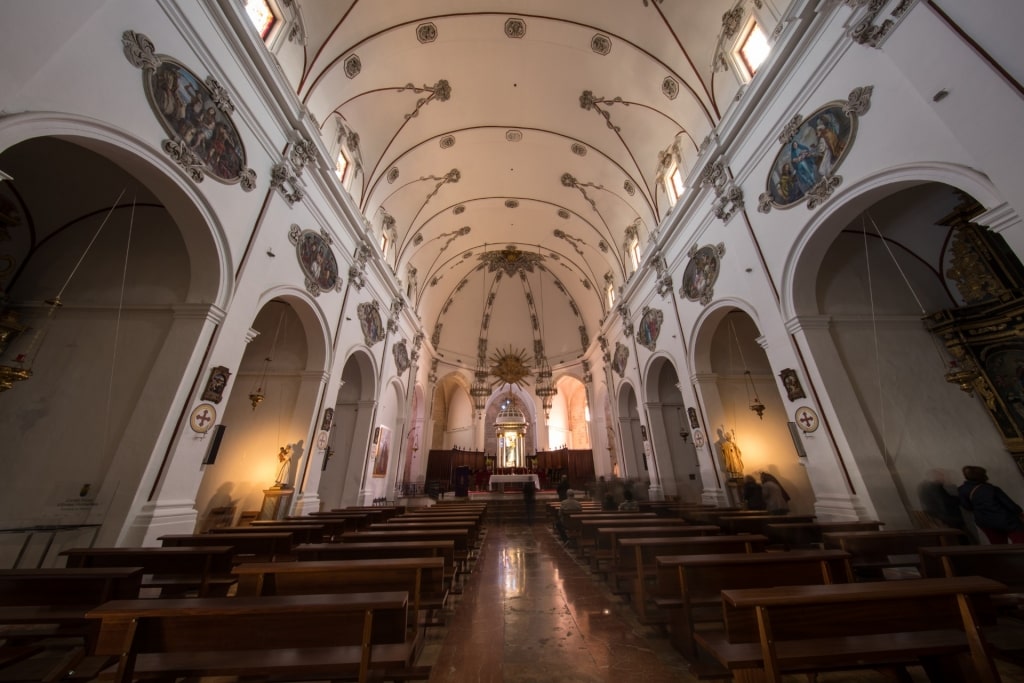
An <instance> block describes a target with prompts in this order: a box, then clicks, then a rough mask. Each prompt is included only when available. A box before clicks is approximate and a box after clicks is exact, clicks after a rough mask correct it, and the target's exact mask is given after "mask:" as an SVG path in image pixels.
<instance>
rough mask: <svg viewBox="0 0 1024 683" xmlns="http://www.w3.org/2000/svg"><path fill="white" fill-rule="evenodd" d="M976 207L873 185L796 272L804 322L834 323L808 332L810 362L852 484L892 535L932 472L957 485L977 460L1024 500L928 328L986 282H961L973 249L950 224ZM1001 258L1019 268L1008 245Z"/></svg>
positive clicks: (936, 190) (953, 193)
mask: <svg viewBox="0 0 1024 683" xmlns="http://www.w3.org/2000/svg"><path fill="white" fill-rule="evenodd" d="M973 204H974V202H973V200H972V199H971V198H969V197H967V196H966V195H964V194H963V193H961V192H959V191H957V190H955V189H954V188H952V187H950V186H948V185H944V184H940V183H926V184H919V185H916V186H913V187H907V186H906V185H905V184H904V185H891V186H888V187H881V188H876V189H875V190H874V191H873V192H871V193H867V194H864V195H861V196H858V197H856V198H855V199H853V200H851V202H850V206H849V207H848V208H847V207H844V208H846V210H845V211H843V210H839V211H837V216H836V218H834V219H833V220H831V221H828V222H826V223H825V224H823V225H822V226H820V227H819V228H818V229H817V230H816V231H815V234H814V236H813V239H812V240H810V241H809V243H808V245H807V247H806V248H805V250H804V252H803V253H802V254H801V256H800V262H799V265H798V266H797V268H796V273H797V274H798V277H796V278H795V281H796V282H798V283H801V284H807V285H810V291H809V292H807V291H803V290H800V295H799V296H794V309H795V311H796V312H797V315H798V318H800V319H812V318H813V319H820V317H821V316H827V319H828V320H829V334H828V336H827V337H825V336H823V335H817V334H808V335H807V343H808V348H809V349H810V351H811V358H810V359H809V362H812V363H814V364H815V367H816V368H817V371H818V372H819V373H820V375H821V378H822V382H821V390H823V391H825V392H826V393H827V394H828V396H829V399H830V400H831V401H832V404H833V405H834V407H835V417H834V420H835V427H834V431H835V432H836V433H837V444H838V449H839V452H840V453H841V455H842V463H843V465H844V467H845V472H844V474H845V475H846V479H847V481H848V485H849V488H850V489H851V490H852V491H854V492H855V495H856V496H857V498H858V499H859V500H860V501H862V502H863V504H864V506H865V507H866V508H867V510H868V512H869V514H871V515H872V516H874V517H877V518H878V519H881V520H883V521H885V522H886V523H887V524H888V525H890V526H893V527H901V526H908V525H911V524H914V523H915V520H916V519H917V518H918V513H917V510H918V508H920V502H919V500H918V498H917V492H916V489H917V487H918V485H919V484H920V483H921V482H922V481H923V479H924V478H925V477H926V474H927V473H928V472H929V471H930V470H936V469H937V470H942V471H944V472H945V473H946V475H947V477H948V479H949V481H950V482H951V483H957V482H959V481H961V475H960V468H961V467H962V466H963V465H965V464H979V465H982V466H984V467H986V468H988V469H989V472H990V476H991V477H992V478H993V479H998V480H999V481H1000V484H1001V485H1004V487H1009V488H1008V491H1010V492H1011V496H1012V497H1018V498H1019V497H1020V495H1021V494H1022V493H1024V480H1022V479H1021V477H1020V471H1019V470H1018V469H1017V468H1016V467H1015V466H1014V463H1013V461H1012V459H1011V458H1009V457H1007V456H1006V445H1005V444H1004V443H1003V442H1002V441H1001V439H1000V437H999V433H998V431H997V430H995V429H994V428H993V422H992V420H991V418H990V416H989V415H988V414H987V410H986V407H985V404H984V403H983V402H982V401H981V400H980V399H979V398H977V397H971V396H968V395H967V394H966V393H964V392H961V391H959V390H958V389H957V388H956V386H955V385H952V384H950V383H948V382H946V381H945V379H944V375H945V373H946V372H948V371H949V366H948V360H949V356H948V355H947V353H946V351H945V350H944V349H943V348H942V345H941V343H938V342H937V340H936V338H935V337H934V336H933V335H932V334H931V333H930V332H929V331H928V328H927V326H926V325H925V324H924V323H923V320H922V319H923V318H925V317H926V315H927V314H930V313H933V312H936V311H955V310H958V309H964V308H966V306H967V302H966V300H965V296H964V294H965V292H964V291H961V287H964V286H970V285H969V284H968V283H969V282H970V281H974V282H979V280H978V277H980V276H981V274H980V273H979V275H975V276H972V275H968V276H966V279H963V278H964V277H965V274H964V272H963V261H962V260H960V259H961V255H963V254H964V253H965V252H969V251H970V248H969V245H968V244H965V243H963V242H962V241H961V239H960V237H959V236H958V233H957V230H956V229H954V228H953V227H952V225H951V223H950V221H949V218H950V217H951V216H952V215H954V214H956V213H957V212H959V211H962V210H963V207H965V206H967V205H973ZM958 207H959V208H958ZM851 209H852V211H851ZM977 212H980V207H977V209H976V210H975V213H977ZM850 213H855V217H854V218H852V219H851V218H850V217H849V215H850ZM981 237H982V238H983V239H986V240H991V241H992V244H997V243H1000V241H1001V240H1000V238H998V236H995V235H992V234H991V233H990V234H988V235H982V236H981ZM1002 258H1009V259H1013V260H1014V261H1015V262H1016V266H1015V267H1016V268H1019V267H1020V264H1019V260H1018V259H1017V258H1016V257H1015V256H1014V255H1013V254H1012V253H1010V252H1009V250H1008V249H1006V250H1005V251H1003V255H1002ZM958 263H959V265H958ZM968 270H971V269H968ZM958 273H959V275H958ZM822 478H823V479H825V480H826V481H827V473H826V474H825V475H822ZM833 478H834V477H833Z"/></svg>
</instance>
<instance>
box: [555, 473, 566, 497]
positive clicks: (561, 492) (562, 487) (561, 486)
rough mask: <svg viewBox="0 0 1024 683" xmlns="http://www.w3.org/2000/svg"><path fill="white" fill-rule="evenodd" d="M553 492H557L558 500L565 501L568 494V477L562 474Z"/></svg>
mask: <svg viewBox="0 0 1024 683" xmlns="http://www.w3.org/2000/svg"><path fill="white" fill-rule="evenodd" d="M555 490H556V491H557V492H558V500H565V499H566V497H567V496H568V494H569V477H568V476H566V475H564V474H563V475H562V479H561V481H559V482H558V487H557V488H556V489H555Z"/></svg>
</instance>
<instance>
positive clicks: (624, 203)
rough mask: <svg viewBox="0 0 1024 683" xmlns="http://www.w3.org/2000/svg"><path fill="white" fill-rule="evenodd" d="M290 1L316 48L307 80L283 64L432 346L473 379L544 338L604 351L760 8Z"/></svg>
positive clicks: (714, 3) (564, 1)
mask: <svg viewBox="0 0 1024 683" xmlns="http://www.w3.org/2000/svg"><path fill="white" fill-rule="evenodd" d="M286 4H288V5H290V6H293V7H295V8H297V9H298V12H299V16H300V19H301V26H302V31H303V33H304V44H302V46H301V48H298V49H301V58H300V60H301V65H300V64H299V61H300V60H299V59H295V58H294V55H293V56H292V58H290V59H286V55H285V53H283V52H282V54H281V55H280V58H281V60H282V68H283V69H284V71H285V73H286V74H287V77H288V78H289V79H290V80H292V81H293V85H294V86H295V88H296V90H297V92H298V94H299V97H300V99H301V101H302V102H303V103H304V104H305V106H306V107H307V108H308V109H309V111H310V113H311V114H312V116H313V117H314V119H315V120H316V121H317V122H318V123H319V124H320V126H321V130H322V131H323V134H324V140H325V141H326V142H328V143H329V144H328V147H329V148H332V147H331V145H332V144H334V145H336V144H337V142H338V141H339V140H342V141H343V142H344V144H347V145H348V149H349V150H350V154H351V156H352V159H353V163H354V164H355V166H356V167H357V168H356V171H355V175H354V177H353V184H352V186H351V189H350V191H351V194H352V196H353V198H354V200H355V201H356V203H357V204H358V205H359V207H360V209H361V210H362V212H363V215H364V216H365V217H366V219H367V220H368V221H369V223H370V225H371V226H372V228H373V229H374V231H375V232H376V233H377V234H379V233H380V230H381V228H382V226H383V227H385V228H388V229H389V230H390V231H391V233H392V238H393V240H394V243H393V247H392V248H391V249H390V250H389V252H388V261H389V265H390V266H391V267H392V268H393V269H394V271H395V273H396V274H397V276H398V278H399V279H400V280H402V281H403V283H405V284H406V285H407V286H408V285H409V284H410V283H411V284H412V291H411V296H410V301H411V303H412V305H413V306H414V308H415V310H416V312H417V314H418V315H419V316H420V319H421V320H422V324H423V326H424V329H425V331H426V333H427V336H428V338H430V339H431V340H432V342H433V346H434V347H435V349H436V350H437V352H438V354H439V355H441V356H442V358H443V359H444V360H445V361H446V362H449V363H453V364H456V365H458V364H463V365H464V366H466V367H472V366H473V365H475V363H476V359H477V358H478V357H479V356H480V355H481V354H482V355H483V356H484V357H486V356H488V355H490V354H491V353H492V352H493V351H494V350H495V349H497V348H504V347H512V348H523V349H527V350H528V351H530V352H533V351H534V350H535V349H536V348H537V346H536V343H537V341H538V340H540V341H541V342H542V345H543V348H544V351H545V353H546V355H547V358H548V360H549V361H550V363H551V364H552V365H553V366H556V367H557V366H558V365H562V364H565V363H571V362H573V361H575V360H576V359H578V358H579V357H580V356H581V355H582V354H583V353H584V351H585V350H586V348H587V347H588V345H589V344H592V343H594V342H595V340H596V339H597V336H598V334H600V329H601V322H602V320H603V319H604V318H605V317H606V316H607V314H608V312H609V311H608V304H607V299H606V296H605V292H606V288H607V287H608V284H609V283H610V284H611V286H612V287H614V288H618V287H619V286H621V285H622V284H623V282H624V281H625V280H626V278H627V275H628V273H629V271H630V268H629V267H628V265H627V262H628V257H627V254H626V251H625V245H626V243H627V239H628V238H627V235H628V234H629V235H632V234H635V235H636V236H637V237H638V238H639V242H640V245H641V247H645V246H646V245H647V243H648V242H649V240H650V236H651V234H652V232H654V231H655V230H656V229H657V226H658V223H659V222H660V220H661V219H663V218H664V217H665V216H666V215H667V213H668V211H669V205H668V203H667V200H666V196H665V193H664V191H663V190H662V189H660V181H661V179H660V176H659V173H663V172H664V169H663V166H662V159H663V157H664V153H665V152H666V151H667V150H670V149H672V148H673V146H675V147H676V149H677V150H678V151H679V153H680V155H681V157H682V158H683V160H684V165H686V164H690V166H689V167H687V168H686V169H685V170H686V171H687V172H689V171H692V165H693V164H694V163H695V160H696V157H697V151H698V148H699V146H700V144H701V141H702V140H704V139H705V138H706V137H707V136H708V135H709V133H710V132H711V130H712V128H713V127H714V126H715V125H716V124H717V122H718V121H719V120H720V118H721V116H722V111H724V109H725V107H726V106H727V105H728V103H729V102H730V101H731V100H732V98H733V97H734V95H735V94H736V92H737V91H738V87H739V86H738V82H737V79H736V77H735V76H734V75H732V74H730V73H729V69H728V68H727V67H726V68H724V69H723V65H724V64H725V62H724V60H722V59H721V58H720V57H721V53H722V45H723V37H726V38H727V37H729V36H730V35H731V33H733V32H735V30H736V26H737V25H738V23H737V22H739V21H740V20H741V19H742V17H743V16H745V14H744V13H745V12H748V11H749V8H746V9H745V6H744V4H743V3H739V4H738V3H737V2H736V0H670V1H669V2H662V1H661V0H559V1H558V2H551V1H550V0H533V1H518V2H495V1H491V2H480V1H479V0H461V1H460V0H443V1H432V2H425V1H424V0H388V2H369V1H368V0H350V1H341V0H330V1H327V0H294V2H293V3H286ZM753 4H756V5H758V6H759V7H762V9H761V10H759V11H768V10H765V9H764V8H763V6H762V3H761V2H756V3H753ZM764 4H765V6H768V5H770V3H764ZM769 9H770V7H769ZM291 49H293V50H294V49H297V48H291ZM716 63H717V64H718V65H719V66H718V69H717V70H716V68H715V66H714V65H715V64H716ZM411 272H414V275H412V276H411V275H410V273H411ZM481 340H483V341H482V342H481Z"/></svg>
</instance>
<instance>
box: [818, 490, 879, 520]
mask: <svg viewBox="0 0 1024 683" xmlns="http://www.w3.org/2000/svg"><path fill="white" fill-rule="evenodd" d="M814 514H815V515H816V516H817V517H818V521H819V522H854V521H857V520H866V521H874V517H873V515H872V514H871V512H870V511H869V510H868V509H867V508H866V507H865V506H864V505H862V504H861V502H860V500H858V498H857V496H836V495H825V496H819V497H818V499H817V500H815V501H814Z"/></svg>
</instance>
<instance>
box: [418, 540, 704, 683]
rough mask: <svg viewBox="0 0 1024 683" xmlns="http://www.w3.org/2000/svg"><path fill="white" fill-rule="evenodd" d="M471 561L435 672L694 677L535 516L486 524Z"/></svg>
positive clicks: (652, 679)
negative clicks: (524, 522) (529, 522)
mask: <svg viewBox="0 0 1024 683" xmlns="http://www.w3.org/2000/svg"><path fill="white" fill-rule="evenodd" d="M476 565H477V566H476V568H475V569H474V571H473V573H472V575H470V576H469V577H468V579H467V581H466V585H465V588H464V592H463V594H462V595H461V596H457V600H458V601H457V604H456V609H455V613H454V614H453V615H451V616H450V617H449V624H448V626H447V628H444V629H442V630H443V631H444V642H443V643H442V644H441V646H440V651H439V652H438V654H437V658H436V660H435V663H434V667H433V670H432V675H431V678H430V680H431V681H444V682H445V683H449V682H456V681H457V682H463V681H466V682H469V681H473V682H476V681H494V682H496V683H497V682H509V683H511V682H517V683H518V682H526V681H559V682H562V681H567V682H577V681H578V682H581V683H582V682H587V683H590V682H597V681H616V682H619V683H622V682H624V681H645V683H659V682H661V681H664V682H665V683H669V682H673V683H678V682H679V681H693V680H696V679H694V678H693V677H692V676H690V675H689V674H688V673H687V665H686V662H685V661H684V660H683V659H682V657H680V656H679V655H678V654H677V653H676V652H675V651H674V650H673V649H672V646H671V645H670V644H669V642H668V640H667V639H666V638H663V637H657V636H654V637H651V636H653V635H654V634H653V632H652V631H651V630H650V629H648V628H646V627H644V626H642V625H640V624H639V623H638V622H637V621H636V619H635V618H634V616H633V613H632V612H631V611H630V608H629V605H628V604H626V603H625V602H624V601H622V600H620V599H618V598H616V597H615V596H613V595H612V594H611V592H610V591H609V590H608V587H607V586H606V585H605V584H603V583H601V582H600V581H599V580H598V579H597V578H595V577H593V576H592V575H591V574H590V573H589V572H588V571H587V570H586V569H585V568H583V567H581V566H579V565H578V564H577V563H576V561H575V560H574V559H573V558H572V557H571V556H570V554H569V553H567V552H566V551H565V549H564V548H562V547H561V546H560V545H559V543H558V541H557V540H556V539H555V537H554V536H553V535H552V533H551V532H550V531H548V529H547V528H546V526H545V525H544V524H543V523H542V522H540V521H539V520H538V521H537V523H536V524H534V525H533V526H532V527H531V526H527V525H520V524H507V525H501V524H491V525H489V526H488V531H487V536H486V539H485V541H484V544H483V549H482V551H481V553H480V557H479V559H478V560H477V563H476ZM438 635H439V636H440V635H441V634H440V633H439V634H438Z"/></svg>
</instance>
